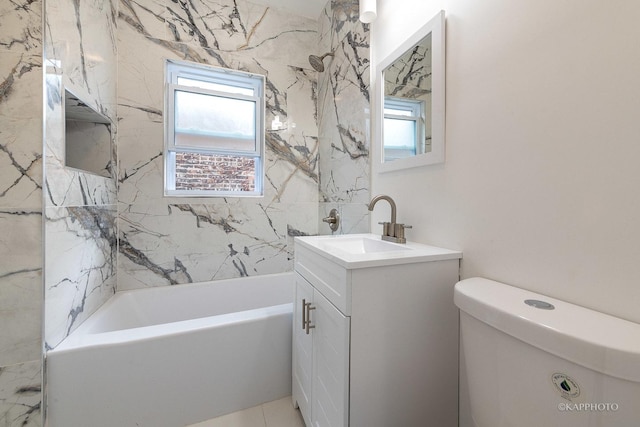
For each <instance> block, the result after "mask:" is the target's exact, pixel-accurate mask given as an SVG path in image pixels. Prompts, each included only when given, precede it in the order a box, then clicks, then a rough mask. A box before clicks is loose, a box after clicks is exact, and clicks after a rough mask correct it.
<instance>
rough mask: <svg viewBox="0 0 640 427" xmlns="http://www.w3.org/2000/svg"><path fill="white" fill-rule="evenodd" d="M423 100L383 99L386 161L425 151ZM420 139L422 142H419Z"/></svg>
mask: <svg viewBox="0 0 640 427" xmlns="http://www.w3.org/2000/svg"><path fill="white" fill-rule="evenodd" d="M423 123H424V102H423V101H415V100H411V99H404V98H392V97H386V98H385V99H384V126H383V130H384V152H385V154H384V158H385V160H386V161H389V160H395V159H401V158H404V157H410V156H415V155H416V154H421V153H424V152H425V146H424V145H425V137H424V130H423V129H424V125H423ZM420 141H422V144H421V143H420Z"/></svg>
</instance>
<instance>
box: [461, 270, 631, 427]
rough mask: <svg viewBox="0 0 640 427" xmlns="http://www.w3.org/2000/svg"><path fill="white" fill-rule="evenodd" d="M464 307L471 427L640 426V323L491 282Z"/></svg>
mask: <svg viewBox="0 0 640 427" xmlns="http://www.w3.org/2000/svg"><path fill="white" fill-rule="evenodd" d="M454 301H455V304H456V305H457V306H458V308H460V331H461V335H460V340H461V347H460V351H461V358H460V363H461V366H460V370H461V377H460V382H461V384H460V386H461V390H462V391H461V411H463V412H467V413H466V414H461V424H460V426H461V427H539V426H545V427H547V426H551V427H555V426H558V427H560V426H562V427H591V426H593V427H596V426H597V427H609V426H611V427H638V426H640V325H639V324H636V323H633V322H629V321H626V320H623V319H619V318H616V317H613V316H609V315H607V314H603V313H599V312H597V311H594V310H590V309H587V308H584V307H580V306H577V305H574V304H570V303H567V302H564V301H560V300H557V299H554V298H549V297H546V296H543V295H539V294H536V293H533V292H529V291H526V290H523V289H519V288H516V287H513V286H509V285H506V284H503V283H499V282H495V281H492V280H488V279H483V278H472V279H466V280H463V281H461V282H458V283H457V284H456V286H455V292H454ZM465 406H468V407H467V408H465Z"/></svg>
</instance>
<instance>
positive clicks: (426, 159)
mask: <svg viewBox="0 0 640 427" xmlns="http://www.w3.org/2000/svg"><path fill="white" fill-rule="evenodd" d="M429 33H431V49H432V53H431V55H432V57H431V59H432V64H431V67H432V70H431V71H432V75H431V102H432V105H431V123H432V125H431V126H432V129H431V151H430V152H428V153H424V154H418V155H416V156H413V157H406V158H403V159H396V160H393V161H389V162H385V161H384V137H383V135H384V130H383V122H384V79H383V73H384V70H385V69H387V68H388V67H389V66H390V65H391V64H392V63H393V62H394V61H395V60H397V59H398V58H400V57H402V55H404V54H405V53H406V52H407V51H408V50H410V49H412V48H413V47H414V46H415V45H417V44H418V43H419V42H420V41H421V40H422V39H423V38H425V37H426V36H427V35H428V34H429ZM375 72H376V75H375V89H374V94H375V95H374V100H375V110H374V117H375V121H374V135H373V141H374V144H373V145H374V150H373V156H374V158H373V162H374V170H375V171H377V172H378V173H383V172H390V171H396V170H401V169H408V168H414V167H418V166H425V165H433V164H438V163H443V162H444V145H445V13H444V10H442V11H440V12H439V13H438V14H437V15H436V16H434V17H433V18H432V19H431V20H430V21H429V22H427V23H426V24H425V25H423V26H422V27H421V28H420V29H418V31H416V32H415V33H414V34H413V35H412V36H411V37H409V38H408V39H407V40H405V41H404V42H403V43H402V44H400V46H398V47H397V48H396V49H395V50H394V51H393V52H392V53H391V54H390V55H388V56H387V57H386V58H384V59H383V60H382V61H380V62H378V64H377V65H376V70H375Z"/></svg>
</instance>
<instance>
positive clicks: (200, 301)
mask: <svg viewBox="0 0 640 427" xmlns="http://www.w3.org/2000/svg"><path fill="white" fill-rule="evenodd" d="M292 301H293V279H292V274H291V273H284V274H274V275H268V276H256V277H248V278H240V279H230V280H222V281H215V282H207V283H199V284H192V285H180V286H168V287H159V288H151V289H142V290H136V291H127V292H120V293H117V294H116V295H115V296H114V297H112V298H111V299H110V300H109V301H107V303H105V304H104V305H103V306H102V307H101V308H100V309H99V310H98V311H96V313H94V314H93V315H92V316H90V317H89V318H88V319H87V320H86V321H85V322H84V323H83V324H82V325H80V327H78V329H77V330H76V331H74V332H73V333H72V334H71V335H69V337H67V338H66V339H65V340H64V341H63V342H62V343H61V344H60V345H59V346H58V347H56V348H55V349H54V350H51V351H49V352H48V353H47V356H46V369H47V388H46V393H47V422H48V424H47V426H48V427H76V426H77V427H88V426H91V427H129V426H131V427H182V426H185V425H188V424H191V423H195V422H198V421H202V420H206V419H209V418H213V417H216V416H219V415H223V414H226V413H230V412H234V411H237V410H240V409H245V408H249V407H251V406H255V405H258V404H260V403H264V402H267V401H271V400H276V399H279V398H282V397H284V396H287V395H289V394H291V313H292Z"/></svg>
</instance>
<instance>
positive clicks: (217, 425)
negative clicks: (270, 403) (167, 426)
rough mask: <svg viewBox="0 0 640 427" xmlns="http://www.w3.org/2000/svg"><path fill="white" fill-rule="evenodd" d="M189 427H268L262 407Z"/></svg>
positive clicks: (255, 407)
mask: <svg viewBox="0 0 640 427" xmlns="http://www.w3.org/2000/svg"><path fill="white" fill-rule="evenodd" d="M189 427H266V425H265V421H264V415H263V413H262V406H254V407H253V408H249V409H245V410H244V411H238V412H234V413H232V414H228V415H223V416H221V417H218V418H214V419H211V420H208V421H203V422H201V423H197V424H192V425H190V426H189Z"/></svg>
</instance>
